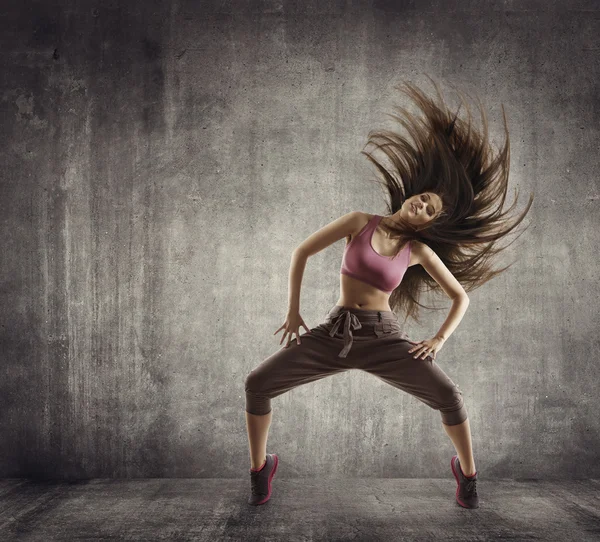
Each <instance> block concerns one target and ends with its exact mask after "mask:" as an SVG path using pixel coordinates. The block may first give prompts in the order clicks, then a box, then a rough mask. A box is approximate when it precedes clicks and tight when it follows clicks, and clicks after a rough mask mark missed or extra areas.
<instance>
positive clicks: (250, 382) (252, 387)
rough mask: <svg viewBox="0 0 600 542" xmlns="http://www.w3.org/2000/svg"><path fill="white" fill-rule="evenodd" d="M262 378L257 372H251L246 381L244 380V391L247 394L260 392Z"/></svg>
mask: <svg viewBox="0 0 600 542" xmlns="http://www.w3.org/2000/svg"><path fill="white" fill-rule="evenodd" d="M260 384H261V378H260V375H259V374H258V373H257V372H256V371H250V373H248V375H246V379H245V380H244V389H245V390H246V392H250V393H252V392H254V393H256V392H258V391H260Z"/></svg>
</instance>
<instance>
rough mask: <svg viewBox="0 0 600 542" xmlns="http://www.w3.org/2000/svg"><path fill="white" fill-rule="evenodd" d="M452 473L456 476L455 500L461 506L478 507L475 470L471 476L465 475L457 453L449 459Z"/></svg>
mask: <svg viewBox="0 0 600 542" xmlns="http://www.w3.org/2000/svg"><path fill="white" fill-rule="evenodd" d="M450 466H451V467H452V474H454V478H456V483H457V484H458V485H457V486H456V502H457V503H458V504H460V505H461V506H462V507H463V508H479V497H478V495H477V472H475V474H472V475H471V476H468V477H467V476H465V475H464V473H463V471H462V468H461V466H460V461H459V459H458V456H457V455H454V456H452V460H451V461H450Z"/></svg>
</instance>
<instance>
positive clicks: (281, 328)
mask: <svg viewBox="0 0 600 542" xmlns="http://www.w3.org/2000/svg"><path fill="white" fill-rule="evenodd" d="M284 327H285V324H283V325H282V326H281V327H280V328H279V329H278V330H277V331H276V332H275V333H273V335H277V334H278V333H279V332H280V331H281V330H282V329H283V328H284Z"/></svg>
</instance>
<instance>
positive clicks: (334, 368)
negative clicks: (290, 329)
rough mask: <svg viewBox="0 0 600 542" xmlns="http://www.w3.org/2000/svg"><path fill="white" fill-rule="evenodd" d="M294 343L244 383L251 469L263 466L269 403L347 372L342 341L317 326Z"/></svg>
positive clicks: (268, 420)
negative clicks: (341, 354) (340, 353)
mask: <svg viewBox="0 0 600 542" xmlns="http://www.w3.org/2000/svg"><path fill="white" fill-rule="evenodd" d="M300 341H301V342H300V344H298V343H297V339H293V340H292V341H291V342H290V345H289V346H288V347H287V348H280V349H279V350H277V351H276V352H274V353H273V354H271V355H270V356H269V357H268V358H267V359H265V360H264V361H263V362H262V363H261V364H260V365H258V366H257V367H256V368H254V369H253V370H252V371H251V372H250V373H249V374H248V375H247V376H246V380H245V383H244V388H245V392H246V428H247V432H248V444H249V448H250V462H251V468H253V469H257V468H260V467H261V466H262V464H263V463H264V461H265V458H266V453H267V438H268V433H269V427H270V425H271V420H272V415H273V412H272V407H271V399H273V398H275V397H277V396H279V395H282V394H283V393H285V392H287V391H290V390H292V389H294V388H296V387H298V386H301V385H303V384H308V383H309V382H315V381H316V380H320V379H322V378H324V377H326V376H328V375H332V374H335V373H341V372H344V371H347V370H348V369H349V368H350V367H349V366H348V364H347V361H346V359H345V358H340V357H338V354H339V352H340V350H341V348H342V347H343V340H342V339H339V338H333V337H330V336H329V333H327V331H326V330H325V329H324V328H323V327H320V326H317V327H315V328H313V329H311V330H310V333H305V334H304V335H300Z"/></svg>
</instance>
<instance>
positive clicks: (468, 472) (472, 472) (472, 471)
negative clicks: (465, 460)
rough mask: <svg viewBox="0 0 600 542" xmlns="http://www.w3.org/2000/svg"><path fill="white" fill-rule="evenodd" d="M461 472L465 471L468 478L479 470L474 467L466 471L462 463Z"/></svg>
mask: <svg viewBox="0 0 600 542" xmlns="http://www.w3.org/2000/svg"><path fill="white" fill-rule="evenodd" d="M460 470H461V472H462V473H463V476H465V477H466V478H471V477H472V476H475V475H476V474H477V471H476V470H475V469H474V468H473V469H471V470H467V471H466V472H465V471H464V470H463V468H462V465H461V467H460Z"/></svg>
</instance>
